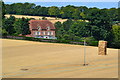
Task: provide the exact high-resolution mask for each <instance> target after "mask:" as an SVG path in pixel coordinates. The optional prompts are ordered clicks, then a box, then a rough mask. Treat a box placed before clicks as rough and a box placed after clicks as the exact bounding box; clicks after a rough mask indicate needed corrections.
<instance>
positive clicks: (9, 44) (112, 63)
mask: <svg viewBox="0 0 120 80" xmlns="http://www.w3.org/2000/svg"><path fill="white" fill-rule="evenodd" d="M0 41H2V48H3V49H2V50H3V57H2V58H3V59H2V60H3V77H4V78H117V77H118V49H110V48H108V49H107V53H108V55H106V56H100V55H98V47H91V46H87V47H86V62H87V63H88V65H87V66H83V63H84V46H81V45H70V44H58V43H43V42H33V41H23V40H10V39H1V40H0Z"/></svg>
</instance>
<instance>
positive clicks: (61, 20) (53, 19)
mask: <svg viewBox="0 0 120 80" xmlns="http://www.w3.org/2000/svg"><path fill="white" fill-rule="evenodd" d="M5 16H6V17H7V18H9V17H10V15H9V14H6V15H5ZM12 16H15V17H16V18H22V17H24V18H34V19H36V20H39V19H42V17H43V16H27V15H12ZM45 18H47V19H48V20H49V21H51V22H52V23H53V24H54V23H55V22H58V21H59V22H61V23H63V22H65V21H66V20H67V19H61V18H58V19H56V18H55V17H45Z"/></svg>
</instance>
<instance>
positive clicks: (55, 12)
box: [48, 6, 59, 17]
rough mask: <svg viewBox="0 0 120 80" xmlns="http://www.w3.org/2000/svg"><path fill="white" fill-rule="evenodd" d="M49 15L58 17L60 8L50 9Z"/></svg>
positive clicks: (53, 7)
mask: <svg viewBox="0 0 120 80" xmlns="http://www.w3.org/2000/svg"><path fill="white" fill-rule="evenodd" d="M48 14H49V15H51V16H55V17H57V16H58V15H59V8H58V7H55V6H52V7H50V8H49V10H48Z"/></svg>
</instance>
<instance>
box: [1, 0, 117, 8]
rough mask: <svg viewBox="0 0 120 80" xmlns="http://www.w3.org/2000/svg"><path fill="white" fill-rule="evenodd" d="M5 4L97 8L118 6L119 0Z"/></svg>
mask: <svg viewBox="0 0 120 80" xmlns="http://www.w3.org/2000/svg"><path fill="white" fill-rule="evenodd" d="M3 1H4V2H5V4H12V3H17V2H22V3H24V2H29V3H35V4H36V5H41V6H45V7H50V6H58V7H61V6H67V5H74V6H87V7H89V8H90V7H97V8H101V9H102V8H118V2H119V0H3Z"/></svg>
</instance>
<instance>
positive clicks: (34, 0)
mask: <svg viewBox="0 0 120 80" xmlns="http://www.w3.org/2000/svg"><path fill="white" fill-rule="evenodd" d="M3 1H4V2H119V0H3Z"/></svg>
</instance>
